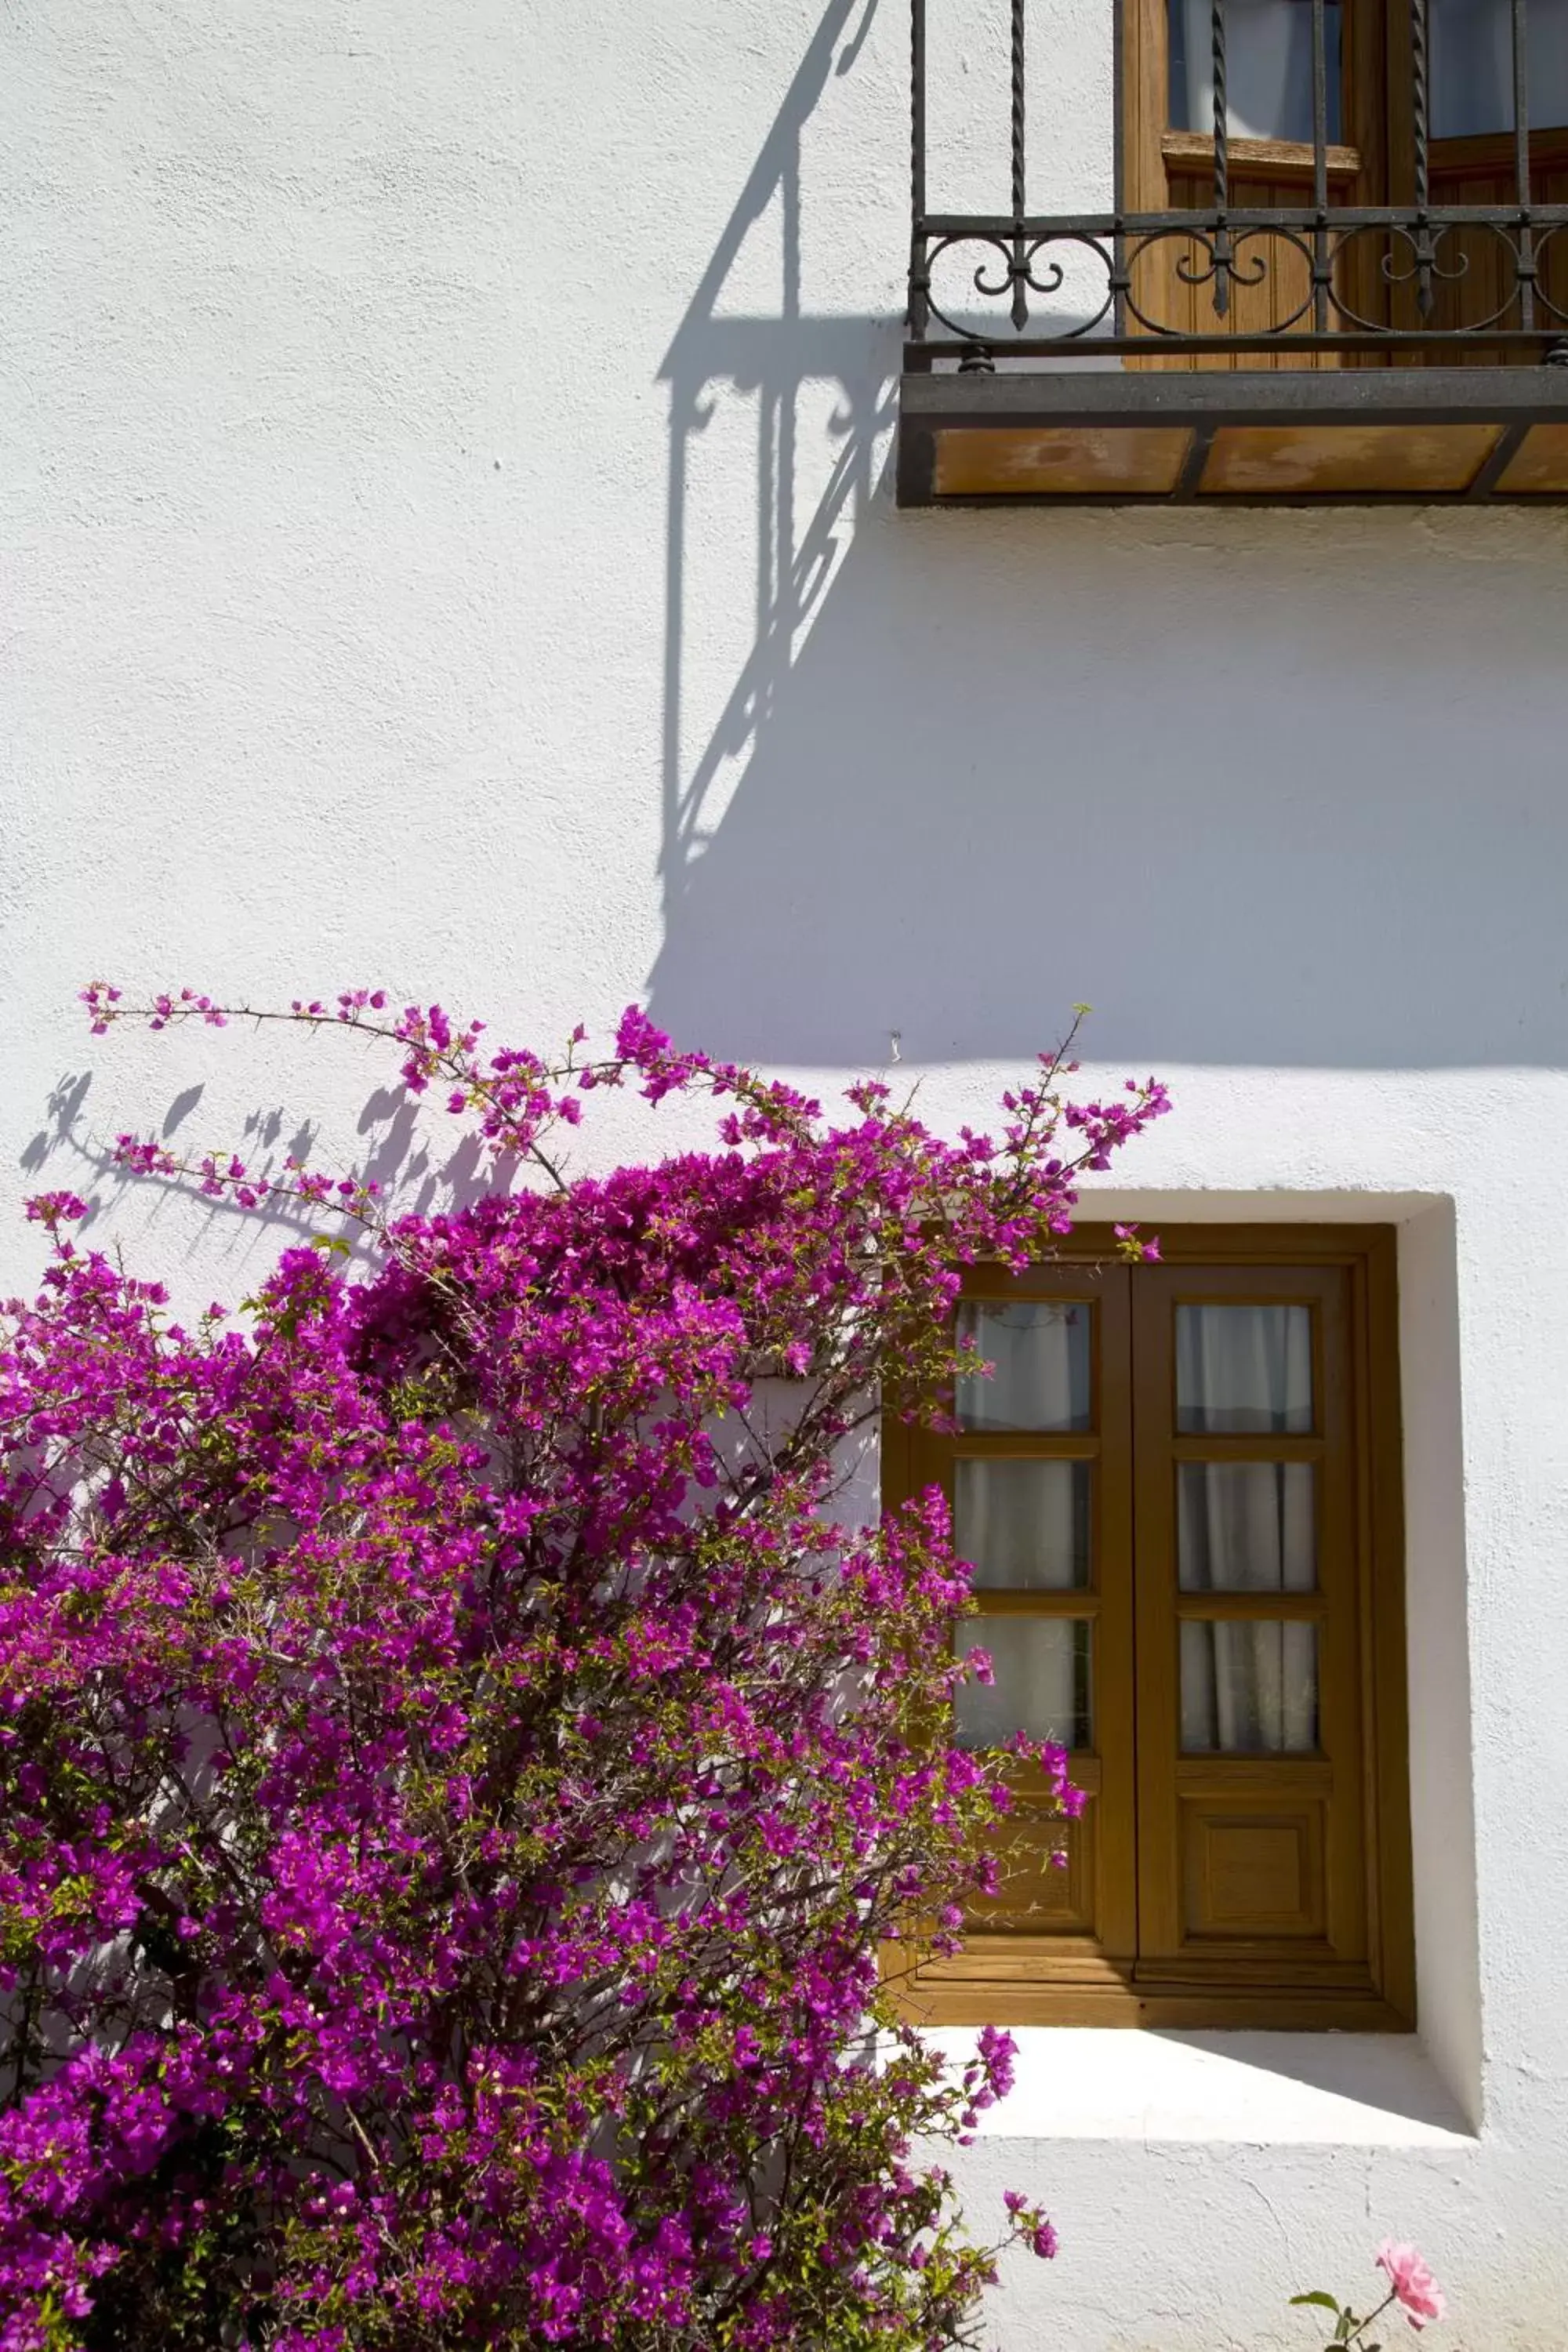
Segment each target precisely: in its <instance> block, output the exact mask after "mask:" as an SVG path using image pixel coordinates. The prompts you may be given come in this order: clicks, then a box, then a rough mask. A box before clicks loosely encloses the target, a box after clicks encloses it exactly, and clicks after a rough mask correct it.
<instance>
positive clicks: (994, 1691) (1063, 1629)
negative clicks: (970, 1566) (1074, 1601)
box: [953, 1617, 1094, 1748]
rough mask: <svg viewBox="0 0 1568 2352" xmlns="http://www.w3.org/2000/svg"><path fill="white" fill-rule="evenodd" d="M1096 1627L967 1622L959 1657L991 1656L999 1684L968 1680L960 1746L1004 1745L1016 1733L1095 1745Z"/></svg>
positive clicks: (957, 1712) (958, 1730)
mask: <svg viewBox="0 0 1568 2352" xmlns="http://www.w3.org/2000/svg"><path fill="white" fill-rule="evenodd" d="M1092 1637H1093V1627H1092V1626H1091V1625H1089V1623H1088V1622H1087V1621H1086V1620H1085V1619H1083V1618H1081V1617H966V1618H964V1619H963V1622H962V1623H961V1624H960V1625H959V1627H958V1629H957V1644H956V1646H957V1649H958V1654H959V1656H960V1657H961V1658H962V1657H967V1656H968V1654H969V1653H970V1651H971V1650H985V1651H988V1652H989V1653H990V1657H991V1668H992V1673H993V1675H994V1681H993V1682H992V1683H991V1684H990V1685H986V1684H984V1683H965V1684H963V1685H962V1686H961V1687H960V1688H959V1689H958V1690H957V1691H956V1692H955V1693H954V1696H953V1714H954V1717H955V1726H954V1730H955V1737H956V1738H957V1741H958V1745H959V1746H960V1747H961V1748H999V1747H1001V1745H1002V1744H1003V1742H1004V1741H1005V1740H1007V1739H1010V1738H1012V1736H1013V1734H1014V1732H1016V1731H1026V1732H1028V1733H1029V1735H1030V1737H1031V1738H1035V1739H1055V1740H1057V1741H1058V1742H1059V1743H1060V1745H1061V1746H1062V1747H1064V1748H1088V1747H1089V1745H1090V1744H1091V1742H1092V1739H1093V1736H1094V1721H1093V1706H1092V1702H1091V1697H1090V1677H1091V1674H1092V1670H1093V1658H1092Z"/></svg>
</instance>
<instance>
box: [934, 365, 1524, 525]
mask: <svg viewBox="0 0 1568 2352" xmlns="http://www.w3.org/2000/svg"><path fill="white" fill-rule="evenodd" d="M898 499H899V504H900V506H903V507H928V506H998V505H1002V506H1088V505H1097V506H1150V505H1179V504H1192V503H1196V504H1199V505H1207V506H1365V505H1374V506H1375V505H1405V506H1411V505H1418V506H1431V505H1439V506H1459V505H1485V506H1499V505H1518V506H1543V505H1551V504H1553V503H1556V504H1562V503H1564V502H1568V367H1564V366H1540V367H1525V368H1520V367H1489V366H1469V367H1453V368H1444V367H1399V366H1394V367H1372V368H1361V369H1357V368H1333V369H1321V370H1313V369H1305V368H1304V369H1300V370H1283V369H1281V370H1275V369H1268V370H1263V369H1254V370H1237V371H1234V372H1232V371H1229V370H1224V369H1197V368H1194V369H1192V370H1191V371H1184V372H1177V371H1174V370H1172V369H1170V364H1169V361H1168V359H1167V361H1166V362H1165V366H1164V367H1163V368H1162V369H1160V370H1158V371H1147V372H1144V371H1140V370H1138V369H1136V368H1132V369H1126V370H1123V369H1121V368H1113V369H1099V368H1094V369H1086V368H1085V367H1084V365H1083V362H1081V361H1079V362H1077V363H1076V364H1074V365H1069V366H1067V367H1062V368H1058V369H1056V370H1054V371H1049V372H1047V371H1045V370H1031V371H1030V372H1028V373H995V374H988V373H979V372H974V373H963V372H954V373H938V372H936V371H934V370H925V371H921V372H918V373H909V374H906V375H905V376H904V378H903V380H902V384H901V388H900V406H899V455H898Z"/></svg>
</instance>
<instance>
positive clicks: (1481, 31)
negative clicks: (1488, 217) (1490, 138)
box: [1428, 0, 1568, 202]
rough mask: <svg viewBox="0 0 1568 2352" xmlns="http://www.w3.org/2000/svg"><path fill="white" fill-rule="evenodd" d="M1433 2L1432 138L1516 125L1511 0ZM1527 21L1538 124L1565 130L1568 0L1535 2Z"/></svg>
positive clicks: (1527, 55) (1534, 113) (1532, 93)
mask: <svg viewBox="0 0 1568 2352" xmlns="http://www.w3.org/2000/svg"><path fill="white" fill-rule="evenodd" d="M1429 5H1430V10H1431V14H1430V17H1429V20H1428V21H1429V26H1430V36H1429V37H1430V47H1431V59H1432V124H1431V129H1432V136H1433V138H1434V139H1464V138H1468V137H1470V136H1473V135H1475V134H1478V133H1480V132H1484V131H1511V130H1512V129H1513V10H1512V7H1511V6H1510V0H1429ZM1526 27H1527V32H1526V39H1525V47H1524V53H1525V58H1526V61H1527V64H1528V68H1529V78H1528V81H1527V83H1526V89H1527V91H1528V95H1529V102H1530V122H1531V129H1532V130H1537V131H1544V130H1549V129H1555V128H1561V127H1562V126H1563V124H1564V123H1568V0H1528V5H1527V8H1526ZM1468 201H1471V202H1473V201H1474V199H1473V198H1472V199H1469V200H1468Z"/></svg>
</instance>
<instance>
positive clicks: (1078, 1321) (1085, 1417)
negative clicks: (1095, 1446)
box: [958, 1298, 1091, 1431]
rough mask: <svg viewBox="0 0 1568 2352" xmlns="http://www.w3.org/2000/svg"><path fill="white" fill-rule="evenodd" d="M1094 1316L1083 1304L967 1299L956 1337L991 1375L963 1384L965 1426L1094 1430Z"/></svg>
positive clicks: (961, 1405)
mask: <svg viewBox="0 0 1568 2352" xmlns="http://www.w3.org/2000/svg"><path fill="white" fill-rule="evenodd" d="M1090 1312H1091V1309H1090V1308H1089V1307H1088V1306H1087V1305H1085V1304H1084V1303H1083V1302H1082V1301H1080V1300H1077V1299H1060V1298H1019V1299H988V1298H967V1299H965V1300H964V1302H963V1305H962V1306H961V1307H960V1308H959V1310H958V1336H959V1338H960V1339H963V1340H968V1341H972V1342H973V1345H974V1346H975V1347H976V1348H977V1349H979V1351H980V1354H981V1355H982V1357H983V1358H984V1360H985V1361H986V1362H987V1363H988V1364H990V1365H991V1366H992V1367H993V1370H992V1375H991V1377H990V1378H989V1379H986V1378H984V1377H983V1376H982V1375H980V1374H978V1373H976V1374H973V1375H971V1376H969V1377H967V1378H965V1379H963V1380H961V1381H959V1383H958V1418H959V1420H960V1421H961V1423H963V1427H964V1428H965V1429H1028V1430H1056V1431H1070V1430H1083V1429H1088V1427H1089V1366H1090V1357H1089V1315H1090Z"/></svg>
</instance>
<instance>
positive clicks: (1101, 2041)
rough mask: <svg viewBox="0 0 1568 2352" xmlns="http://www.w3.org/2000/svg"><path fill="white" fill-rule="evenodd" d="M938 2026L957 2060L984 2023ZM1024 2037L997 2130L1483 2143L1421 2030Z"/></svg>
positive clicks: (1145, 2137)
mask: <svg viewBox="0 0 1568 2352" xmlns="http://www.w3.org/2000/svg"><path fill="white" fill-rule="evenodd" d="M928 2032H929V2039H930V2040H931V2041H932V2042H934V2043H935V2044H936V2046H937V2047H938V2048H939V2049H941V2050H942V2052H943V2053H945V2054H947V2055H948V2056H949V2057H950V2058H952V2060H953V2061H955V2062H957V2063H962V2062H963V2059H964V2058H966V2057H967V2056H969V2055H970V2054H971V2053H973V2046H974V2036H973V2031H965V2030H963V2029H962V2028H954V2027H941V2028H933V2029H929V2030H928ZM1013 2038H1014V2040H1015V2042H1016V2043H1017V2045H1018V2057H1017V2063H1016V2079H1015V2084H1014V2089H1013V2092H1012V2094H1011V2095H1010V2096H1009V2097H1008V2098H1006V2099H1005V2100H1004V2101H1003V2102H1002V2104H1001V2105H1000V2106H997V2107H994V2108H993V2109H992V2110H991V2111H990V2112H989V2113H988V2114H987V2115H985V2116H983V2117H982V2119H981V2123H980V2132H981V2134H982V2135H983V2136H984V2137H988V2138H1002V2139H1036V2138H1039V2139H1058V2140H1060V2139H1092V2140H1137V2141H1143V2142H1152V2141H1163V2142H1169V2141H1178V2142H1180V2141H1186V2142H1191V2141H1211V2142H1212V2141H1229V2142H1232V2143H1235V2144H1237V2145H1242V2146H1247V2147H1259V2146H1264V2145H1271V2144H1280V2145H1285V2146H1296V2147H1434V2148H1445V2149H1447V2150H1449V2151H1450V2152H1452V2151H1454V2150H1457V2149H1463V2148H1467V2147H1476V2146H1477V2145H1478V2142H1477V2137H1476V2134H1475V2133H1474V2131H1473V2130H1472V2129H1471V2128H1470V2126H1468V2123H1467V2122H1466V2120H1465V2117H1464V2116H1463V2115H1462V2114H1461V2112H1460V2110H1459V2108H1458V2106H1457V2105H1456V2104H1455V2102H1454V2100H1453V2099H1452V2098H1451V2096H1450V2095H1449V2094H1448V2092H1447V2089H1446V2087H1445V2086H1444V2084H1443V2083H1442V2081H1441V2080H1440V2078H1439V2076H1438V2074H1437V2072H1436V2068H1435V2067H1434V2065H1433V2064H1432V2062H1431V2060H1430V2059H1429V2058H1428V2057H1427V2056H1426V2053H1425V2051H1423V2049H1422V2048H1421V2045H1420V2043H1419V2042H1418V2041H1417V2040H1416V2039H1415V2037H1414V2036H1413V2035H1408V2034H1377V2033H1266V2032H1203V2033H1177V2032H1136V2031H1134V2032H1126V2031H1118V2030H1116V2029H1114V2028H1110V2029H1106V2028H1100V2027H1093V2026H1016V2027H1015V2028H1013Z"/></svg>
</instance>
